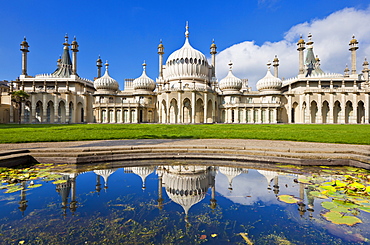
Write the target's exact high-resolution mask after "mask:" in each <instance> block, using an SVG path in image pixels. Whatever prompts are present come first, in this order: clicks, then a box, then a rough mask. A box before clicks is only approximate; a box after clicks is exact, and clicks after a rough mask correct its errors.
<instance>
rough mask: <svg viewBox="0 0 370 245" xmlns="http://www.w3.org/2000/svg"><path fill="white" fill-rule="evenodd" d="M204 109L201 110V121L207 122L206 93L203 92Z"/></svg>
mask: <svg viewBox="0 0 370 245" xmlns="http://www.w3.org/2000/svg"><path fill="white" fill-rule="evenodd" d="M203 103H204V110H203V117H204V118H203V122H204V123H207V112H208V94H207V93H204V102H203Z"/></svg>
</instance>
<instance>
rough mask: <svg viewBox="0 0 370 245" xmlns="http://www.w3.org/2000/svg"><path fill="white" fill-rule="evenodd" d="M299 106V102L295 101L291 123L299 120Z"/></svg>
mask: <svg viewBox="0 0 370 245" xmlns="http://www.w3.org/2000/svg"><path fill="white" fill-rule="evenodd" d="M297 108H298V103H297V102H294V103H293V106H292V111H291V123H296V121H297Z"/></svg>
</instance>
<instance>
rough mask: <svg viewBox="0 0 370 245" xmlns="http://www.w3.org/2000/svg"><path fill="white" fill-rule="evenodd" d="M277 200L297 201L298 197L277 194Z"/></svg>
mask: <svg viewBox="0 0 370 245" xmlns="http://www.w3.org/2000/svg"><path fill="white" fill-rule="evenodd" d="M278 198H279V201H282V202H285V203H290V204H291V203H297V202H298V201H299V199H297V198H295V197H294V196H291V195H280V196H278Z"/></svg>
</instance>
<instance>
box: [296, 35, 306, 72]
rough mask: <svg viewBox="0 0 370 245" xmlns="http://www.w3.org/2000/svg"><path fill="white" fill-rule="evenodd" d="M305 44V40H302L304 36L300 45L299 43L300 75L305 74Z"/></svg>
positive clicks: (299, 42) (299, 41) (300, 40)
mask: <svg viewBox="0 0 370 245" xmlns="http://www.w3.org/2000/svg"><path fill="white" fill-rule="evenodd" d="M305 44H306V43H305V42H304V40H303V39H302V35H301V37H300V39H299V40H298V43H297V46H298V48H297V50H298V52H299V58H298V59H299V72H298V74H304V55H303V50H305Z"/></svg>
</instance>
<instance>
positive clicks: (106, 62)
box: [104, 60, 109, 72]
mask: <svg viewBox="0 0 370 245" xmlns="http://www.w3.org/2000/svg"><path fill="white" fill-rule="evenodd" d="M104 65H105V72H108V66H109V63H108V60H106V61H105V64H104Z"/></svg>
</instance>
